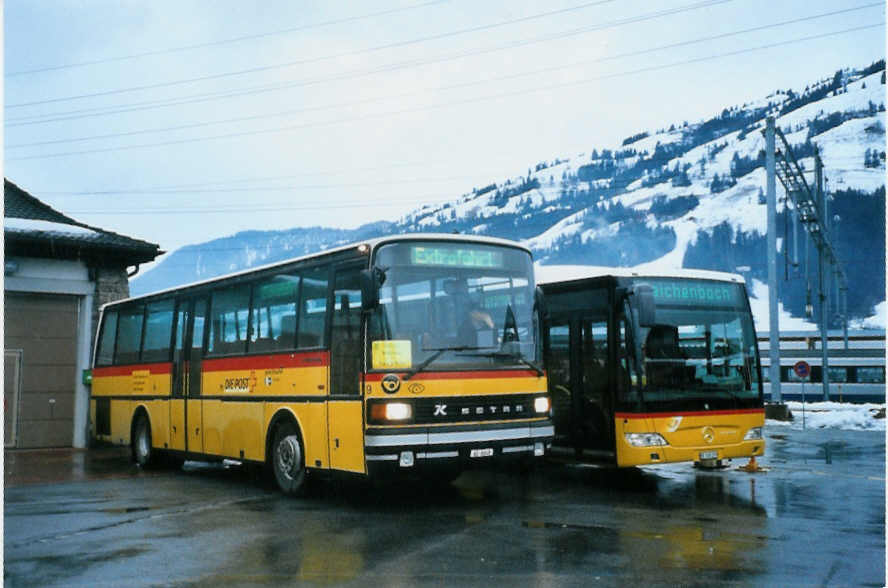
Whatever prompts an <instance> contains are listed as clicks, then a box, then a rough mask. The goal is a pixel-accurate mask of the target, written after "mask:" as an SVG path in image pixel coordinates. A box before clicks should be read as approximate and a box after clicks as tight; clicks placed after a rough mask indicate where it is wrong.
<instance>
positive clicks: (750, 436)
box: [743, 427, 762, 441]
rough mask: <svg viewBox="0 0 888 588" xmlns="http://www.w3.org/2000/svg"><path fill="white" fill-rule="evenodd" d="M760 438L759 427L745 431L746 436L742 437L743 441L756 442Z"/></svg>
mask: <svg viewBox="0 0 888 588" xmlns="http://www.w3.org/2000/svg"><path fill="white" fill-rule="evenodd" d="M761 438H762V428H761V427H753V428H751V429H749V430H748V431H746V435H745V436H744V437H743V440H744V441H758V440H759V439H761Z"/></svg>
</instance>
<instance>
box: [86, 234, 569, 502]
mask: <svg viewBox="0 0 888 588" xmlns="http://www.w3.org/2000/svg"><path fill="white" fill-rule="evenodd" d="M538 297H539V293H538V290H537V289H536V288H535V285H534V277H533V265H532V259H531V254H530V251H529V250H527V249H526V248H523V247H521V246H520V245H518V244H516V243H512V242H510V241H505V240H500V239H490V238H471V237H463V236H458V235H428V234H426V235H423V234H417V235H405V236H396V237H389V238H382V239H376V240H371V241H367V242H364V243H360V244H355V245H350V246H346V247H340V248H337V249H334V250H330V251H327V252H324V253H320V254H316V255H310V256H307V257H302V258H299V259H294V260H291V261H286V262H281V263H277V264H273V265H269V266H265V267H262V268H258V269H252V270H249V271H244V272H240V273H237V274H233V275H229V276H225V277H221V278H217V279H212V280H208V281H204V282H200V283H197V284H192V285H188V286H183V287H179V288H174V289H170V290H166V291H163V292H158V293H155V294H151V295H146V296H140V297H136V298H130V299H127V300H123V301H120V302H114V303H111V304H108V305H105V306H104V307H103V309H102V315H101V320H100V326H99V332H98V336H97V338H96V349H95V353H94V360H93V377H92V394H91V399H90V418H91V430H92V434H93V436H94V438H95V439H97V440H99V441H106V442H111V443H115V444H122V445H130V446H131V447H132V454H133V457H134V459H135V460H136V461H137V462H138V463H139V464H141V465H143V466H148V465H151V464H153V463H156V462H157V461H158V460H159V459H161V458H165V459H166V460H169V461H173V462H181V461H182V460H184V459H188V458H195V459H211V460H212V459H219V460H221V459H229V460H235V461H239V462H242V463H245V464H262V465H264V466H265V467H266V468H267V471H269V472H273V474H274V477H275V478H276V480H277V482H278V484H279V486H280V487H281V488H282V490H284V491H285V492H287V493H296V492H299V491H300V490H301V489H302V488H303V486H304V482H305V480H306V475H307V473H310V472H312V471H320V470H340V471H346V472H354V473H357V474H361V475H372V474H374V473H376V472H379V471H384V470H389V471H393V472H394V471H405V472H416V473H418V474H422V473H430V474H431V475H433V476H436V477H442V474H446V475H447V476H453V475H455V474H456V473H457V472H459V471H460V470H461V469H463V468H464V467H466V466H468V465H470V464H473V463H478V462H485V461H488V460H491V459H494V460H496V459H505V458H529V459H533V458H539V457H540V456H542V455H544V454H545V452H546V449H547V447H548V445H549V444H550V442H551V440H552V437H553V434H554V431H553V426H552V422H551V420H550V406H549V398H548V392H547V384H546V377H545V374H544V371H543V369H542V368H541V359H542V357H541V331H540V320H539V312H538Z"/></svg>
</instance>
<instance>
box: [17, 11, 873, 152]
mask: <svg viewBox="0 0 888 588" xmlns="http://www.w3.org/2000/svg"><path fill="white" fill-rule="evenodd" d="M875 6H879V7H881V6H883V4H882V3H881V2H875V3H871V4H866V5H862V6H857V7H853V8H846V9H842V10H834V11H830V12H826V13H821V14H816V15H811V16H805V17H800V18H795V19H791V20H784V21H781V22H777V23H772V24H767V25H761V26H756V27H751V28H747V29H742V30H738V31H732V32H728V33H721V34H718V35H711V36H707V37H701V38H697V39H692V40H687V41H680V42H677V43H670V44H667V45H661V46H658V47H652V48H648V49H642V50H637V51H631V52H625V53H622V54H615V55H611V56H604V57H599V58H595V59H590V60H581V61H575V62H573V63H569V64H564V65H560V66H555V67H547V68H542V69H536V70H532V71H526V72H519V73H517V74H508V75H504V76H496V77H492V78H490V77H488V78H484V79H482V80H475V81H473V82H463V83H459V84H451V85H446V86H439V87H437V88H431V89H426V90H420V91H415V92H405V93H401V94H396V95H392V96H387V97H381V98H373V99H366V100H359V101H352V102H344V103H338V104H332V105H325V106H315V107H307V108H299V109H290V110H286V111H283V112H276V113H266V114H259V115H253V116H244V117H235V118H229V119H222V120H215V121H203V122H198V123H189V124H185V125H177V126H172V127H163V128H155V129H140V130H135V131H128V132H123V133H108V134H103V135H93V136H88V137H77V138H71V139H54V140H48V141H36V142H31V143H20V144H13V145H7V146H6V148H7V149H19V148H26V147H36V146H42V145H52V144H61V143H74V142H81V141H91V140H98V139H109V138H119V137H127V136H134V135H143V134H151V133H161V132H169V131H179V130H186V129H192V128H201V127H206V126H212V125H219V124H230V123H235V122H247V121H252V120H260V119H267V118H278V117H283V116H290V115H293V114H300V113H305V112H312V111H321V110H332V109H337V108H347V107H354V106H360V105H365V104H370V103H375V102H381V101H387V100H393V99H396V98H404V97H410V96H417V95H423V94H428V93H432V92H441V91H446V90H452V89H456V88H464V87H469V86H476V85H480V84H486V83H491V82H498V81H503V80H508V79H516V78H520V77H528V76H533V75H539V74H542V73H551V72H554V71H559V70H564V69H570V68H574V67H578V66H583V65H589V64H591V63H601V62H605V61H611V60H615V59H622V58H626V57H636V56H639V55H644V54H648V53H653V52H656V51H663V50H667V49H674V48H676V47H682V46H688V45H694V44H699V43H704V42H709V41H714V40H719V39H724V38H728V37H734V36H739V35H744V34H749V33H753V32H760V31H763V30H768V29H773V28H777V27H782V26H787V25H791V24H797V23H800V22H805V21H810V20H816V19H821V18H827V17H831V16H836V15H839V14H844V13H848V12H853V11H858V10H862V9H865V8H872V7H875ZM41 122H45V121H41ZM23 124H31V123H23ZM9 126H17V125H9Z"/></svg>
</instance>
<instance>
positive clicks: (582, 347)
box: [547, 317, 614, 451]
mask: <svg viewBox="0 0 888 588" xmlns="http://www.w3.org/2000/svg"><path fill="white" fill-rule="evenodd" d="M548 340H549V351H548V358H547V367H548V375H549V394H550V395H551V397H552V408H553V420H554V424H555V438H556V445H561V446H562V447H572V448H574V449H576V450H577V451H581V450H583V449H600V450H606V451H612V450H613V448H614V436H613V426H612V424H611V421H612V420H613V417H612V416H611V415H612V410H613V409H612V402H611V394H610V391H609V388H608V381H609V378H608V370H609V361H608V331H607V320H606V317H603V318H601V319H600V320H597V319H592V318H576V317H572V318H570V319H568V318H563V319H558V318H553V319H552V320H551V321H550V323H549V332H548Z"/></svg>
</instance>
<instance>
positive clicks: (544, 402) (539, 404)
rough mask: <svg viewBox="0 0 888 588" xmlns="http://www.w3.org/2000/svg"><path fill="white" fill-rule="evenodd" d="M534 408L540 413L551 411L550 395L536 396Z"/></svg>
mask: <svg viewBox="0 0 888 588" xmlns="http://www.w3.org/2000/svg"><path fill="white" fill-rule="evenodd" d="M533 409H534V410H535V411H536V412H538V413H540V414H542V413H546V412H549V397H548V396H537V397H536V398H534V399H533Z"/></svg>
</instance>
